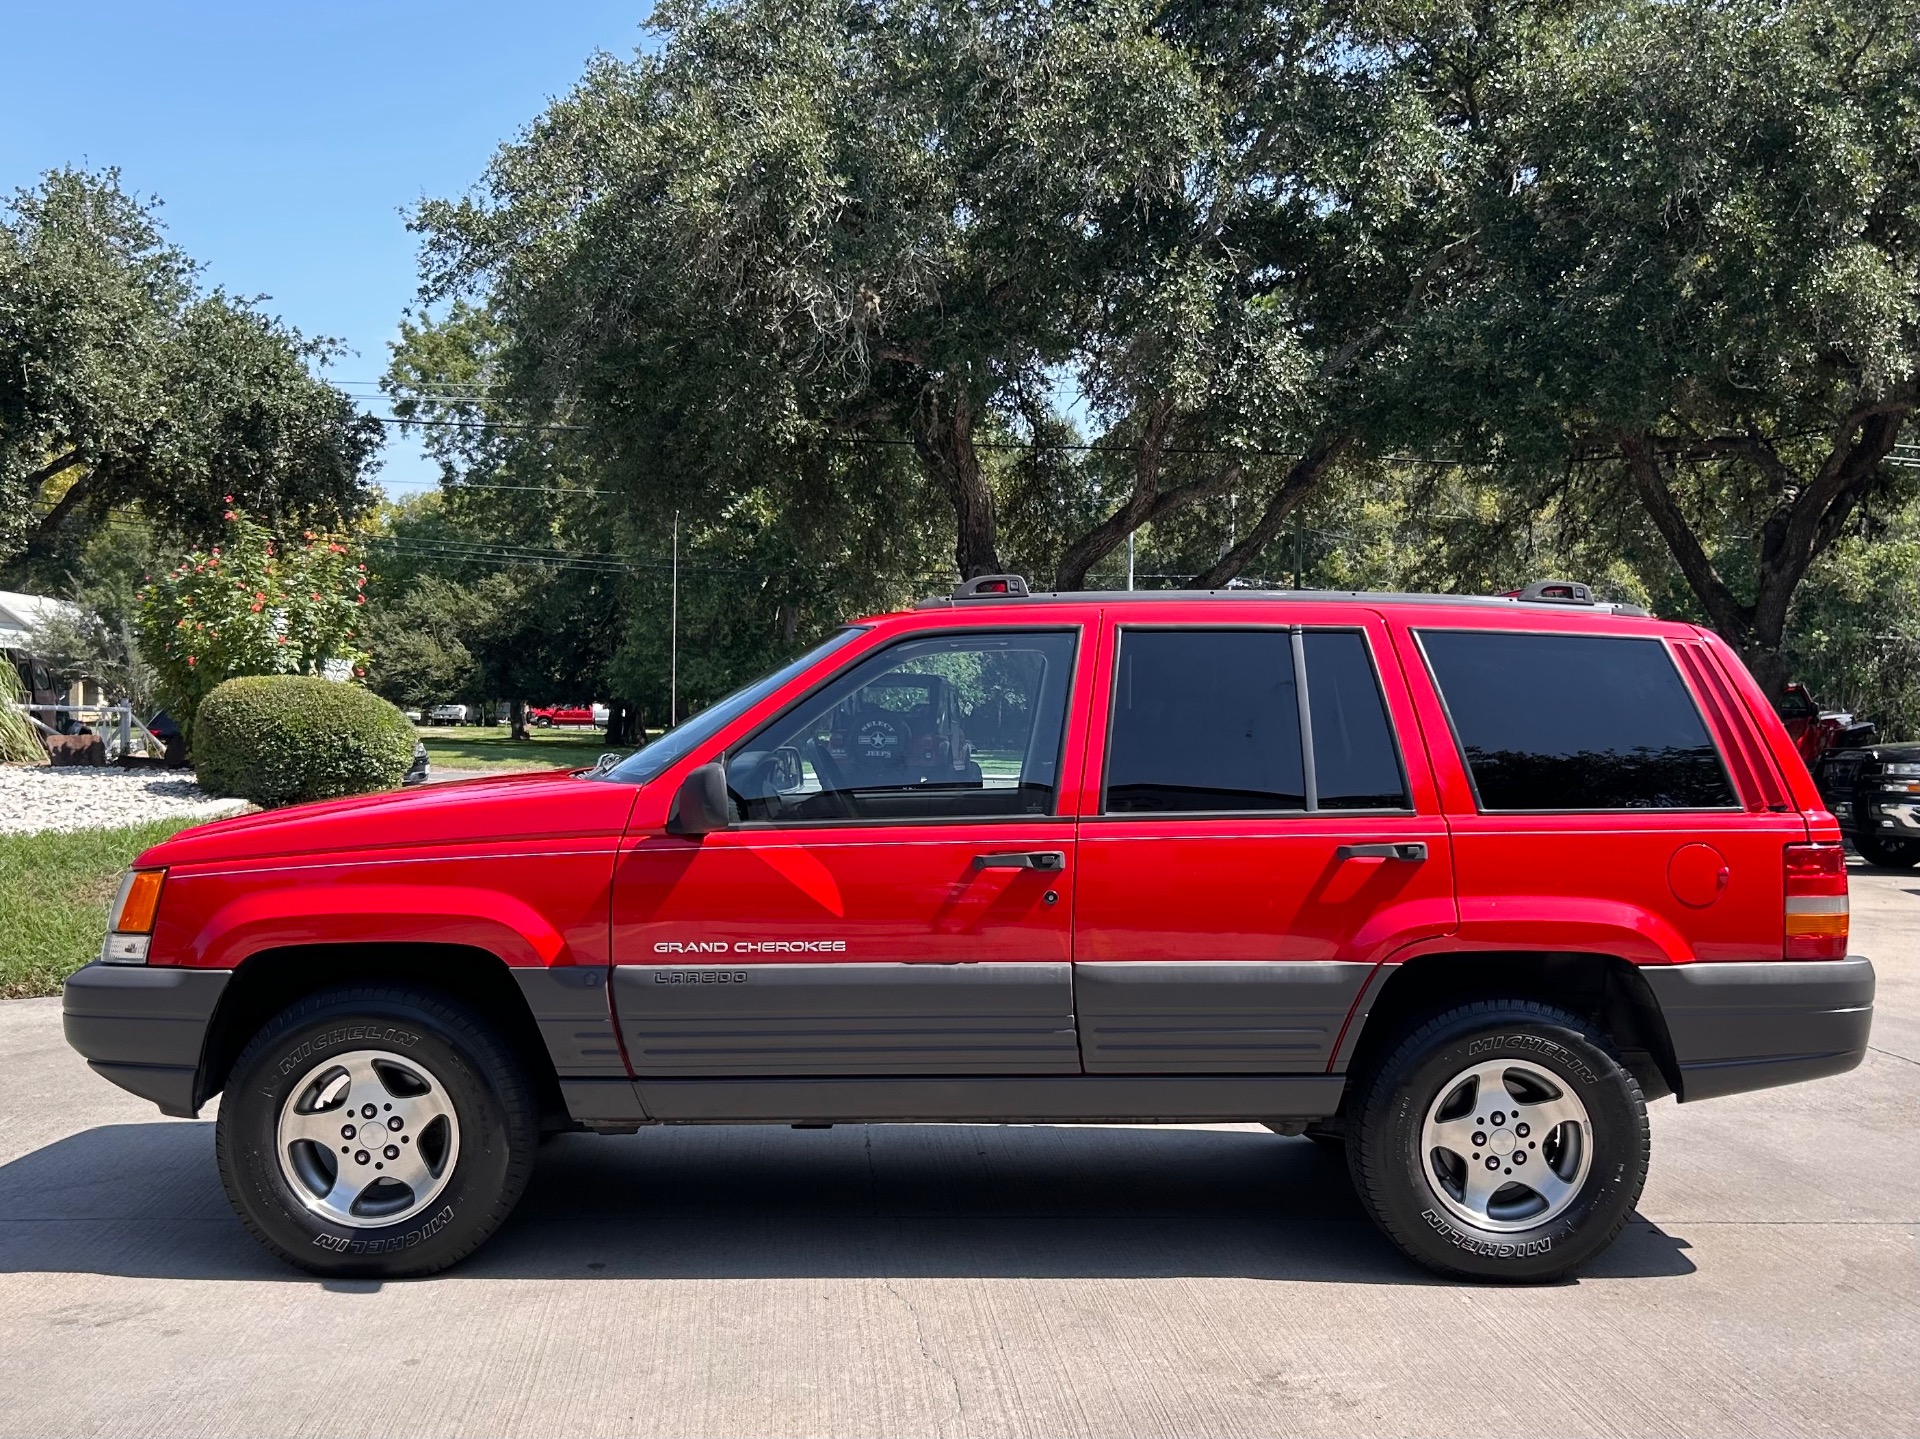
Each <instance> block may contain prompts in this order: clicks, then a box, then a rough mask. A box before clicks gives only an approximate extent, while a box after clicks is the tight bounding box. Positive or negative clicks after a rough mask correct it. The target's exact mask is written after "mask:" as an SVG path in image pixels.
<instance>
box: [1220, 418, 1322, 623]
mask: <svg viewBox="0 0 1920 1439" xmlns="http://www.w3.org/2000/svg"><path fill="white" fill-rule="evenodd" d="M1352 443H1353V435H1352V434H1351V433H1350V432H1331V433H1330V432H1328V431H1324V430H1323V431H1321V432H1320V433H1319V434H1317V435H1315V436H1314V437H1313V443H1312V444H1310V445H1308V446H1307V452H1306V453H1305V454H1304V455H1302V456H1301V457H1300V458H1299V459H1298V460H1296V461H1295V462H1294V465H1293V468H1292V469H1290V470H1288V471H1287V477H1286V478H1285V479H1284V480H1282V481H1281V482H1280V488H1279V489H1277V490H1275V491H1274V493H1273V498H1272V499H1270V500H1268V501H1267V507H1266V509H1265V510H1264V511H1262V512H1261V515H1260V518H1259V519H1258V520H1256V521H1255V522H1254V526H1253V528H1252V529H1250V530H1248V531H1247V534H1246V537H1245V538H1244V539H1242V540H1241V541H1240V543H1239V544H1237V545H1235V546H1234V547H1233V548H1232V549H1230V550H1228V551H1227V552H1226V553H1225V554H1224V555H1222V556H1221V557H1220V558H1219V559H1218V560H1216V561H1214V565H1213V568H1212V569H1210V570H1208V571H1207V572H1206V573H1205V574H1203V575H1200V576H1199V577H1197V578H1196V579H1195V580H1194V581H1193V582H1192V584H1191V585H1189V586H1188V588H1189V589H1196V590H1217V589H1219V588H1220V587H1221V586H1222V585H1224V584H1226V582H1227V581H1228V580H1231V579H1233V578H1235V577H1236V576H1237V575H1239V573H1240V572H1241V571H1242V570H1244V569H1245V568H1246V567H1247V566H1248V565H1249V564H1250V563H1252V562H1253V561H1254V560H1256V559H1258V558H1259V557H1260V555H1261V553H1262V552H1263V551H1264V550H1265V549H1266V548H1267V546H1268V545H1270V544H1272V543H1273V541H1274V539H1275V537H1276V536H1278V535H1279V533H1280V527H1281V526H1282V525H1284V524H1285V523H1286V522H1287V516H1289V515H1291V514H1292V513H1293V512H1294V511H1295V510H1296V509H1298V508H1299V507H1300V505H1301V504H1302V503H1303V502H1304V501H1305V500H1306V498H1307V497H1308V496H1309V495H1311V494H1312V493H1313V491H1314V487H1315V486H1317V485H1318V484H1319V483H1320V479H1321V476H1323V475H1324V474H1326V472H1327V470H1328V469H1329V468H1330V467H1331V466H1332V465H1333V462H1334V461H1335V460H1337V459H1339V458H1340V456H1341V455H1343V454H1345V453H1346V451H1347V448H1348V446H1350V445H1351V444H1352Z"/></svg>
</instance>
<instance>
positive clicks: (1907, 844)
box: [1853, 830, 1920, 869]
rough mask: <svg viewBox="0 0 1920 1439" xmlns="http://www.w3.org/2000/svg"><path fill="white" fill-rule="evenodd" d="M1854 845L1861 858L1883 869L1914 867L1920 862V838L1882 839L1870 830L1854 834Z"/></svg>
mask: <svg viewBox="0 0 1920 1439" xmlns="http://www.w3.org/2000/svg"><path fill="white" fill-rule="evenodd" d="M1853 847H1854V848H1855V849H1857V850H1859V851H1860V858H1862V859H1864V860H1865V861H1866V862H1867V863H1868V864H1877V865H1879V866H1880V868H1882V869H1912V868H1913V867H1914V866H1915V865H1916V864H1920V840H1911V839H1882V838H1881V837H1880V836H1879V835H1877V834H1874V833H1873V832H1872V831H1870V830H1862V831H1861V832H1860V833H1859V834H1857V835H1855V836H1854V840H1853Z"/></svg>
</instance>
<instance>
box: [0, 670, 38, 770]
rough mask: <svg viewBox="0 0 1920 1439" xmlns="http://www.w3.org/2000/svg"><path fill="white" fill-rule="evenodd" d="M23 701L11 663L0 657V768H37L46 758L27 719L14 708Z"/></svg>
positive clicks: (25, 695) (21, 686)
mask: <svg viewBox="0 0 1920 1439" xmlns="http://www.w3.org/2000/svg"><path fill="white" fill-rule="evenodd" d="M26 697H27V691H26V687H25V686H24V685H22V684H21V683H20V676H19V675H18V674H16V673H15V672H14V668H13V662H12V661H11V660H9V659H7V658H6V656H5V655H0V764H39V763H41V762H42V761H44V760H45V759H46V757H47V752H46V751H45V750H44V749H42V748H41V747H40V741H39V739H38V738H36V737H35V731H34V728H33V726H32V725H30V724H28V723H27V717H26V716H25V715H24V714H22V713H21V712H20V711H19V710H17V709H15V708H14V706H15V705H17V704H20V703H21V702H22V701H24V700H25V699H26Z"/></svg>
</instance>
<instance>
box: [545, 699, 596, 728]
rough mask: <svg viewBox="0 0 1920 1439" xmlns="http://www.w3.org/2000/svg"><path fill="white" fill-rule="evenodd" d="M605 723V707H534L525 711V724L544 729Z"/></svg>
mask: <svg viewBox="0 0 1920 1439" xmlns="http://www.w3.org/2000/svg"><path fill="white" fill-rule="evenodd" d="M606 722H607V707H606V706H605V705H603V704H591V705H536V706H534V707H533V708H531V709H529V710H528V711H527V723H528V724H532V725H538V726H540V727H541V728H542V729H546V728H548V727H550V726H553V725H600V726H604V725H605V724H606Z"/></svg>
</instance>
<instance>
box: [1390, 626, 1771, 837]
mask: <svg viewBox="0 0 1920 1439" xmlns="http://www.w3.org/2000/svg"><path fill="white" fill-rule="evenodd" d="M1418 638H1419V641H1420V646H1421V648H1422V650H1423V651H1424V652H1425V654H1426V657H1427V665H1428V667H1429V669H1430V670H1431V671H1432V673H1433V678H1434V682H1435V684H1436V685H1438V687H1439V689H1440V695H1441V698H1442V700H1443V702H1444V703H1445V705H1446V708H1447V716H1448V718H1449V720H1450V721H1451V722H1452V725H1453V732H1454V738H1455V740H1456V741H1457V742H1458V744H1459V748H1460V754H1461V757H1462V758H1463V759H1464V760H1465V761H1466V765H1467V770H1468V772H1469V774H1470V775H1471V777H1472V780H1473V787H1474V793H1475V796H1476V798H1477V799H1478V801H1479V805H1480V808H1481V809H1482V810H1485V811H1498V810H1508V811H1512V810H1533V811H1542V810H1547V811H1551V810H1563V811H1564V810H1628V809H1727V808H1733V807H1735V805H1736V801H1735V798H1734V794H1733V788H1732V785H1731V784H1730V783H1729V782H1728V779H1727V773H1726V770H1725V768H1724V767H1723V766H1722V764H1721V761H1720V754H1719V751H1718V750H1716V749H1715V748H1714V743H1713V739H1712V737H1711V736H1710V735H1709V734H1708V732H1707V727H1706V724H1705V722H1704V721H1703V720H1702V719H1701V717H1700V712H1699V710H1698V709H1696V708H1695V706H1694V703H1693V699H1692V697H1691V696H1690V695H1689V694H1688V693H1687V689H1686V686H1685V685H1684V684H1683V683H1682V682H1681V679H1680V674H1679V671H1677V670H1676V669H1675V668H1674V664H1673V659H1672V657H1671V656H1670V655H1669V654H1668V653H1667V648H1666V646H1665V645H1664V644H1662V643H1661V642H1660V641H1659V640H1657V639H1652V638H1645V637H1636V636H1624V635H1623V636H1617V637H1615V636H1605V635H1541V634H1515V633H1511V632H1507V631H1500V630H1422V631H1420V632H1419V633H1418Z"/></svg>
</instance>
